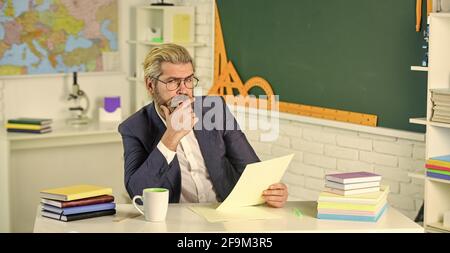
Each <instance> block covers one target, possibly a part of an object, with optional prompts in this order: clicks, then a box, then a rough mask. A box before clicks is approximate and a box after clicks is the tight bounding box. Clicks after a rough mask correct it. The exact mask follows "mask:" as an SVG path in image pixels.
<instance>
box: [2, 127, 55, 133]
mask: <svg viewBox="0 0 450 253" xmlns="http://www.w3.org/2000/svg"><path fill="white" fill-rule="evenodd" d="M6 131H7V132H8V133H29V134H45V133H50V132H51V131H52V129H51V128H50V127H48V128H44V129H41V130H29V129H15V128H8V129H6Z"/></svg>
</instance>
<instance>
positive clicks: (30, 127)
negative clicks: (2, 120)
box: [6, 123, 50, 130]
mask: <svg viewBox="0 0 450 253" xmlns="http://www.w3.org/2000/svg"><path fill="white" fill-rule="evenodd" d="M6 128H8V129H25V130H42V129H46V128H50V126H43V125H28V124H13V123H8V124H6Z"/></svg>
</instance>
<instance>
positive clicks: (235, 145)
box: [119, 97, 260, 203]
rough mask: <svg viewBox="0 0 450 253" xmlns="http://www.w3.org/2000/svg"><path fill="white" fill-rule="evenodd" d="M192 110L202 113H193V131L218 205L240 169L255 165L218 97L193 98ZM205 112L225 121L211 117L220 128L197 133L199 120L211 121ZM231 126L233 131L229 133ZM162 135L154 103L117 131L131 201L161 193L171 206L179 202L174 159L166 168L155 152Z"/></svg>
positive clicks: (177, 169) (255, 159)
mask: <svg viewBox="0 0 450 253" xmlns="http://www.w3.org/2000/svg"><path fill="white" fill-rule="evenodd" d="M205 99H207V100H208V102H207V103H205ZM202 101H203V103H202ZM195 104H196V105H195V106H196V108H201V110H197V109H196V110H195V111H196V115H197V117H199V119H200V120H199V122H198V123H197V125H196V126H195V127H194V134H195V137H196V138H197V141H198V144H199V146H200V151H201V153H202V155H203V159H204V160H205V165H206V168H207V170H208V173H209V176H210V178H211V181H212V184H213V186H214V189H215V190H216V194H217V197H218V200H219V201H223V200H225V198H226V197H227V196H228V194H230V192H231V190H232V189H233V187H234V185H235V184H236V183H237V181H238V180H239V177H240V176H241V174H242V172H243V171H244V169H245V166H246V165H247V164H249V163H254V162H259V161H260V160H259V158H258V156H257V155H256V153H255V151H254V150H253V148H252V147H251V146H250V144H249V143H248V141H247V138H246V137H245V135H244V134H243V133H242V131H241V130H240V129H239V126H238V124H237V122H236V120H235V118H234V117H233V116H232V115H231V113H230V111H229V110H228V108H227V106H226V104H225V102H224V100H223V99H222V98H221V97H198V98H196V101H195ZM205 105H206V106H205ZM213 105H214V106H213ZM198 106H200V107H198ZM210 110H215V112H218V111H221V112H222V113H223V115H226V117H215V118H214V119H215V123H216V126H219V127H215V128H214V129H212V130H206V129H205V128H202V129H200V128H198V127H199V126H201V122H202V117H201V116H202V115H205V114H206V115H209V116H208V117H210V116H211V114H208V112H209V111H210ZM200 114H202V115H200ZM230 126H233V127H231V129H230ZM196 129H199V130H196ZM208 129H211V127H209V128H208ZM165 131H166V126H165V125H164V123H163V122H162V120H161V119H160V118H159V116H158V114H157V112H156V109H155V105H154V103H151V104H149V105H147V106H145V107H143V108H142V109H141V110H139V111H138V112H136V113H135V114H133V115H131V116H130V117H129V118H128V119H126V120H125V121H124V122H123V123H122V124H120V125H119V132H120V134H121V135H122V140H123V147H124V161H125V187H126V189H127V191H128V194H129V195H130V197H131V198H133V197H134V196H135V195H142V191H143V189H145V188H150V187H163V188H167V189H169V202H170V203H178V202H179V201H180V194H181V172H180V165H179V162H178V159H177V156H175V157H174V159H173V160H172V162H171V163H170V164H167V160H166V159H165V158H164V156H163V155H162V154H161V152H160V151H159V150H158V148H157V147H156V146H157V145H158V143H159V141H160V140H161V137H162V136H163V134H164V132H165Z"/></svg>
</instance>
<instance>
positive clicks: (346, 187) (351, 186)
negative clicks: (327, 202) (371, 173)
mask: <svg viewBox="0 0 450 253" xmlns="http://www.w3.org/2000/svg"><path fill="white" fill-rule="evenodd" d="M325 186H326V187H329V188H334V189H338V190H355V189H363V188H372V187H378V186H380V181H373V182H363V183H351V184H348V183H347V184H341V183H337V182H333V181H329V180H326V181H325Z"/></svg>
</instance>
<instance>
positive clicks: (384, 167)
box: [173, 0, 425, 219]
mask: <svg viewBox="0 0 450 253" xmlns="http://www.w3.org/2000/svg"><path fill="white" fill-rule="evenodd" d="M173 2H175V3H178V4H183V5H191V6H196V40H197V42H200V43H205V44H206V46H205V47H199V48H196V51H195V61H196V73H197V75H198V76H199V77H200V78H201V86H202V87H201V88H202V89H203V92H204V93H203V94H206V92H207V91H208V90H209V88H210V87H211V85H212V80H211V78H212V73H213V64H214V59H213V50H212V47H213V35H212V34H211V33H212V30H213V25H214V17H213V11H212V10H213V1H212V0H174V1H173ZM244 132H245V133H246V135H247V138H248V140H249V142H250V144H251V145H252V146H253V147H254V149H255V151H256V152H257V154H258V156H259V157H260V158H261V159H262V160H267V159H271V158H275V157H279V156H283V155H287V154H291V153H294V154H295V156H294V160H293V162H292V163H291V164H290V166H289V168H288V170H287V172H286V174H285V175H284V177H283V182H285V183H286V184H287V185H288V187H289V200H317V197H318V195H319V193H320V191H321V190H322V188H323V183H324V177H325V175H326V174H331V173H338V172H350V171H360V170H362V171H370V172H375V173H379V174H381V175H382V177H383V180H382V184H386V185H389V186H390V190H391V194H390V196H389V198H388V201H389V203H390V204H391V205H392V206H393V207H395V208H397V209H398V210H400V211H401V212H403V213H404V214H405V215H407V216H408V217H410V218H412V219H414V217H415V215H416V213H417V211H418V210H419V209H420V207H421V205H422V202H423V185H424V182H423V180H420V179H416V178H412V179H411V178H409V177H408V172H422V173H423V171H424V164H425V160H424V158H425V143H424V142H418V141H413V140H406V139H402V138H396V137H392V136H384V135H380V134H370V133H366V132H358V131H352V130H348V129H341V128H335V127H330V126H321V125H315V124H309V123H302V122H297V121H295V120H284V119H280V136H279V137H278V138H277V139H276V140H275V141H274V142H271V143H264V142H261V141H260V134H261V131H248V130H244Z"/></svg>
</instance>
